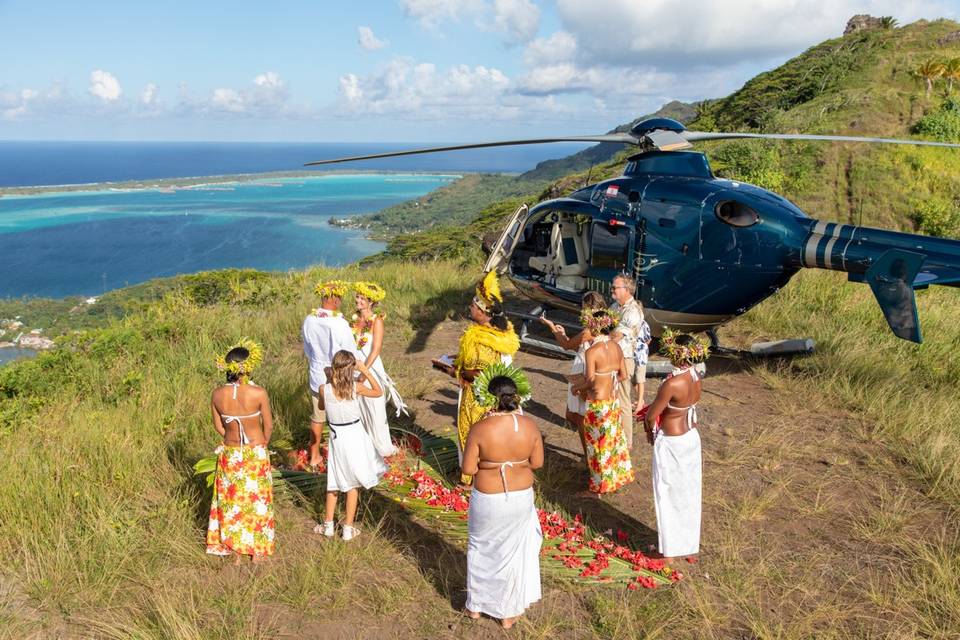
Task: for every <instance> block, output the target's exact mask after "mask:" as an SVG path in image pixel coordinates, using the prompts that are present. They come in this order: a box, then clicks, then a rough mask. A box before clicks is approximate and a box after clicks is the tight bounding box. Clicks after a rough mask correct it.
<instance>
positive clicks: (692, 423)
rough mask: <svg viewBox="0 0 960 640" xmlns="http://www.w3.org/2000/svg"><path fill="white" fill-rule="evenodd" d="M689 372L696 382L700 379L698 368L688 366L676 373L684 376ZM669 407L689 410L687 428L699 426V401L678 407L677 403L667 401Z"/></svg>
mask: <svg viewBox="0 0 960 640" xmlns="http://www.w3.org/2000/svg"><path fill="white" fill-rule="evenodd" d="M687 372H689V373H690V377H691V378H693V381H694V382H696V381H697V380H699V379H700V376H698V375H697V370H696V369H695V368H693V367H687V368H686V369H684V370H682V371H680V372H679V373H675V374H674V375H675V376H682V375H683V374H685V373H687ZM667 409H675V410H677V411H686V412H687V430H688V431H689V430H690V429H695V428H696V426H697V403H696V402H694V403H693V404H691V405H690V406H688V407H678V406H676V405H673V404H670V403H669V402H667Z"/></svg>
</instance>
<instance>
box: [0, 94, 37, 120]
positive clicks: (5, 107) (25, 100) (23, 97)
mask: <svg viewBox="0 0 960 640" xmlns="http://www.w3.org/2000/svg"><path fill="white" fill-rule="evenodd" d="M36 97H37V91H36V90H34V89H20V90H19V91H5V90H0V117H2V118H3V119H4V120H16V119H17V118H20V117H21V116H23V115H25V114H26V113H27V108H28V105H29V103H30V101H31V100H33V99H34V98H36Z"/></svg>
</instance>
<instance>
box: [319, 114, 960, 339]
mask: <svg viewBox="0 0 960 640" xmlns="http://www.w3.org/2000/svg"><path fill="white" fill-rule="evenodd" d="M727 138H767V139H780V140H825V141H853V142H874V143H890V144H919V145H930V146H943V147H960V145H956V144H948V143H942V142H923V141H914V140H895V139H887V138H861V137H852V136H821V135H803V134H756V133H713V132H697V131H688V130H686V128H685V127H684V126H683V125H682V124H680V123H679V122H677V121H676V120H671V119H669V118H655V119H650V120H645V121H643V122H640V123H639V124H637V125H636V126H634V127H633V128H632V129H631V131H630V133H615V134H606V135H599V136H577V137H567V138H540V139H530V140H512V141H504V142H492V143H478V144H469V145H458V146H451V147H434V148H429V149H416V150H411V151H399V152H391V153H382V154H375V155H369V156H357V157H351V158H339V159H336V160H323V161H318V162H310V163H307V164H308V165H318V164H328V163H334V162H347V161H352V160H365V159H370V158H380V157H389V156H398V155H412V154H419V153H433V152H437V151H452V150H457V149H470V148H479V147H494V146H507V145H515V144H540V143H544V142H561V141H576V142H621V143H624V144H633V145H637V146H638V147H640V149H641V151H640V153H638V154H636V155H633V156H631V157H630V158H629V159H628V161H627V165H626V168H625V169H624V172H623V175H622V176H620V177H618V178H614V179H612V180H606V181H604V182H600V183H597V184H594V185H590V186H587V187H585V188H583V189H580V190H578V191H575V192H573V193H571V194H570V195H568V196H566V197H563V198H557V199H554V200H548V201H545V202H541V203H539V204H537V205H536V206H534V207H533V208H528V207H526V205H525V206H523V207H521V208H520V209H519V210H518V211H517V212H516V213H515V214H514V215H513V217H512V218H511V219H510V221H509V222H508V223H507V226H506V229H505V230H504V232H503V234H502V235H501V236H500V238H499V239H498V241H497V243H496V244H495V245H494V246H493V249H492V252H491V255H490V257H489V259H488V261H487V263H486V265H485V269H484V270H485V271H489V270H491V269H497V270H498V271H501V272H503V271H505V272H506V273H507V274H508V277H509V278H510V280H511V281H512V282H513V283H514V285H515V286H516V287H517V289H518V290H519V291H520V292H521V293H523V294H524V295H525V296H527V297H529V298H531V299H533V300H535V301H537V302H539V303H541V304H543V305H548V306H553V307H559V308H563V309H567V310H570V311H577V310H579V306H580V299H581V297H582V295H583V293H584V292H585V291H587V290H597V291H600V292H601V293H608V292H609V287H610V281H611V279H612V278H613V276H614V275H616V274H617V273H620V272H622V271H627V272H630V273H632V274H633V275H634V276H635V277H636V279H637V283H638V290H639V294H638V298H639V299H640V300H641V302H642V303H643V306H644V309H645V311H646V315H647V318H648V320H649V321H650V324H651V328H652V329H653V332H654V335H659V334H660V331H661V330H662V328H663V327H665V326H670V327H674V328H682V329H684V330H687V331H707V332H710V333H711V335H712V336H715V334H714V333H713V332H714V330H715V329H716V328H717V327H718V326H720V325H722V324H724V323H726V322H728V321H729V320H731V319H733V318H735V317H736V316H738V315H740V314H742V313H745V312H746V311H747V310H748V309H750V308H751V307H753V306H754V305H756V304H757V303H759V302H761V301H763V300H764V299H766V298H767V297H769V296H770V295H772V294H774V293H775V292H777V291H778V290H779V289H780V288H781V287H783V286H784V285H786V284H787V282H788V281H789V280H790V278H791V277H792V276H793V275H794V274H795V273H797V271H799V270H800V269H802V268H818V269H833V270H835V271H845V272H846V273H847V274H848V279H849V280H851V281H854V282H865V283H867V284H868V285H869V286H870V288H871V289H872V290H873V293H874V295H875V296H876V298H877V301H878V302H879V303H880V308H881V310H882V311H883V314H884V317H885V318H886V320H887V323H888V324H889V325H890V328H891V329H892V330H893V332H894V333H895V334H896V335H897V336H899V337H900V338H903V339H906V340H911V341H913V342H918V343H919V342H921V334H920V323H919V320H918V317H917V306H916V300H915V297H914V290H915V289H924V288H926V287H928V286H929V285H931V284H941V285H948V286H954V287H956V286H960V242H957V241H953V240H944V239H940V238H931V237H928V236H921V235H915V234H909V233H899V232H895V231H885V230H882V229H871V228H867V227H859V226H854V225H847V224H839V223H833V222H822V221H819V220H814V219H813V218H810V217H809V216H807V215H806V214H805V213H804V212H803V211H801V210H800V209H799V208H798V207H797V206H796V205H794V204H793V203H791V202H790V201H788V200H787V199H785V198H783V197H781V196H779V195H777V194H775V193H772V192H770V191H767V190H765V189H761V188H759V187H755V186H753V185H749V184H745V183H743V182H737V181H734V180H727V179H723V178H717V177H716V176H714V175H713V172H712V171H711V169H710V164H709V163H708V161H707V158H706V156H705V155H704V154H702V153H698V152H692V151H685V150H684V149H687V148H689V147H691V146H692V143H693V142H696V141H701V140H719V139H727Z"/></svg>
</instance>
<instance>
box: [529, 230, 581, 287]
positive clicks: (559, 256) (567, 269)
mask: <svg viewBox="0 0 960 640" xmlns="http://www.w3.org/2000/svg"><path fill="white" fill-rule="evenodd" d="M528 264H529V265H530V268H531V269H534V270H536V271H539V272H541V273H543V274H545V275H548V276H553V277H554V284H555V285H556V287H557V288H559V289H568V290H570V291H579V290H581V289H584V288H586V284H587V282H586V279H585V278H584V277H583V276H584V275H585V274H586V273H587V267H588V264H587V245H586V241H585V240H584V238H583V236H582V235H581V234H580V233H578V230H577V224H576V223H575V222H567V221H564V222H555V223H554V224H553V227H552V229H551V230H550V248H549V250H548V252H547V255H545V256H532V257H531V258H530V260H529V262H528Z"/></svg>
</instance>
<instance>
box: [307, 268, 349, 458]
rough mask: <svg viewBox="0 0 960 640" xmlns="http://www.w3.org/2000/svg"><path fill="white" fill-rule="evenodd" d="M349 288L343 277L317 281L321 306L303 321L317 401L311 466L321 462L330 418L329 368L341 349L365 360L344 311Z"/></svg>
mask: <svg viewBox="0 0 960 640" xmlns="http://www.w3.org/2000/svg"><path fill="white" fill-rule="evenodd" d="M347 288H348V285H347V283H345V282H339V281H333V282H325V283H323V284H319V285H317V288H316V292H317V294H319V295H320V308H319V309H317V310H315V311H314V312H312V313H311V314H310V315H308V316H307V317H306V318H305V319H304V321H303V331H302V336H303V354H304V355H305V356H306V357H307V363H308V365H309V373H310V401H311V404H312V405H313V413H312V415H311V417H310V465H311V466H314V465H317V464H319V463H320V440H321V438H322V437H323V424H324V423H325V422H326V421H327V416H326V412H325V411H324V410H323V409H320V407H319V406H318V398H319V389H320V385H323V384H326V382H327V373H326V369H327V368H328V367H330V364H331V363H332V362H333V356H334V354H335V353H337V351H340V350H344V351H349V352H350V353H352V354H354V356H356V358H357V360H358V361H361V362H362V361H363V356H362V355H360V352H359V351H357V344H356V342H355V341H354V338H353V331H352V330H351V329H350V324H349V323H348V322H347V320H346V318H344V317H343V314H342V313H340V302H341V300H342V298H343V296H345V295H346V293H347Z"/></svg>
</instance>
